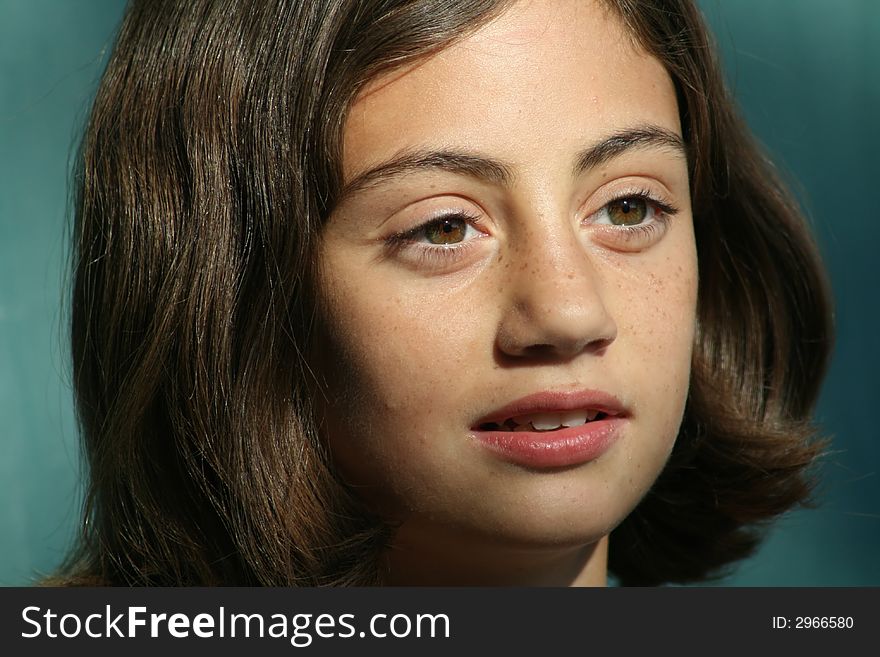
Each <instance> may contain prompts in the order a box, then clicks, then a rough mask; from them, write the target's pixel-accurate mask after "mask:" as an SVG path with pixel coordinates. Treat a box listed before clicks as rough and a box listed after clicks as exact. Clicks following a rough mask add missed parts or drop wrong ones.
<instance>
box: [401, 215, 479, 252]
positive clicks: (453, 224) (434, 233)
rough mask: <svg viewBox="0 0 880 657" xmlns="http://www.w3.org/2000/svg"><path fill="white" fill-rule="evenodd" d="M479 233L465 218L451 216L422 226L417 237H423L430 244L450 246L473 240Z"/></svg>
mask: <svg viewBox="0 0 880 657" xmlns="http://www.w3.org/2000/svg"><path fill="white" fill-rule="evenodd" d="M478 232H479V231H477V230H476V229H475V228H474V227H473V226H472V225H471V224H470V223H469V222H468V221H467V220H466V219H465V218H463V217H457V216H449V217H443V218H441V219H437V220H435V221H432V222H431V223H429V224H425V225H423V226H420V227H419V229H418V232H417V233H416V235H415V236H422V237H423V238H424V240H425V241H426V242H428V243H429V244H434V245H438V246H448V245H452V244H458V243H459V242H464V241H465V238H473V237H474V233H478Z"/></svg>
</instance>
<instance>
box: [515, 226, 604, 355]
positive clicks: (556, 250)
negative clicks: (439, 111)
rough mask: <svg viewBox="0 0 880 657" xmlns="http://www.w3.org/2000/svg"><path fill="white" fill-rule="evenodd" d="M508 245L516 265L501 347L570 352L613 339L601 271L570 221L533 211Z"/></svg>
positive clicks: (518, 352)
mask: <svg viewBox="0 0 880 657" xmlns="http://www.w3.org/2000/svg"><path fill="white" fill-rule="evenodd" d="M508 246H509V249H508V251H509V258H510V265H511V267H510V269H512V270H513V271H512V275H511V278H510V280H509V285H510V290H511V294H510V296H509V304H508V306H507V308H506V312H505V315H504V318H503V320H502V324H501V326H500V330H499V347H500V348H501V349H502V350H503V351H505V352H507V353H509V354H512V355H525V354H527V353H529V352H553V353H555V354H557V355H562V356H566V357H570V356H572V355H574V354H576V353H579V352H581V351H583V350H584V349H586V348H587V347H588V346H589V345H593V346H595V347H599V346H603V347H604V346H606V345H607V344H609V343H610V342H611V341H613V340H614V338H615V337H616V334H617V327H616V325H615V323H614V320H613V318H612V316H611V314H610V313H609V309H608V308H607V306H606V303H605V301H606V299H605V298H604V294H603V289H602V288H603V285H602V280H601V277H600V274H599V271H598V270H597V268H596V266H595V263H594V262H593V260H592V259H591V257H590V254H589V252H588V249H587V246H586V244H585V242H584V241H583V236H582V235H580V234H579V233H578V229H577V227H576V226H575V225H573V223H572V221H570V220H569V219H567V218H566V217H564V216H559V214H558V213H557V214H556V215H554V216H549V215H548V214H546V213H545V214H544V215H543V216H535V217H534V218H533V220H530V221H527V222H524V225H523V227H522V228H521V229H520V230H518V231H514V232H512V233H511V236H510V240H509V244H508Z"/></svg>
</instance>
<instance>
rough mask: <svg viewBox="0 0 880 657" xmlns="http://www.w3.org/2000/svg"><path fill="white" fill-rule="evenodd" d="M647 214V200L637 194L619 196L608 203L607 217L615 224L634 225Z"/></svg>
mask: <svg viewBox="0 0 880 657" xmlns="http://www.w3.org/2000/svg"><path fill="white" fill-rule="evenodd" d="M647 216H648V202H647V201H646V200H645V199H643V198H639V197H638V196H630V197H628V198H619V199H617V200H616V201H611V203H609V204H608V219H610V220H611V223H612V224H614V225H615V226H635V225H637V224H640V223H642V222H643V221H644V220H645V217H647Z"/></svg>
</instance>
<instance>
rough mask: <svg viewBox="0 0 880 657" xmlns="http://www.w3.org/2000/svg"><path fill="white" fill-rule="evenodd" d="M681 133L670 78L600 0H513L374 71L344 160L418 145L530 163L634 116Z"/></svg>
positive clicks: (347, 164) (363, 160)
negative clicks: (425, 49)
mask: <svg viewBox="0 0 880 657" xmlns="http://www.w3.org/2000/svg"><path fill="white" fill-rule="evenodd" d="M639 124H651V125H658V126H660V127H664V128H667V129H669V130H670V131H673V132H675V133H679V134H680V126H679V117H678V108H677V104H676V98H675V91H674V87H673V84H672V81H671V80H670V79H669V76H668V74H667V73H666V71H665V69H664V68H663V66H662V65H661V64H660V63H659V62H658V61H657V60H656V59H654V58H652V57H650V56H649V55H648V54H647V53H644V52H643V51H641V50H640V49H639V48H638V47H637V46H636V45H635V44H634V41H633V39H632V38H631V37H630V35H629V33H628V32H627V31H626V29H625V27H624V26H623V24H622V23H621V22H620V20H619V19H618V17H617V16H616V15H615V14H614V13H613V12H612V11H610V10H609V9H608V8H607V7H606V6H605V5H604V3H602V2H584V1H583V0H559V1H554V2H538V1H533V2H517V3H515V4H514V5H513V6H512V7H511V8H510V9H508V10H507V11H505V12H504V13H503V14H501V15H500V16H499V17H497V18H496V19H495V20H493V21H491V22H490V23H488V24H487V25H485V26H483V27H481V28H480V29H479V30H477V31H476V32H474V33H473V34H471V35H470V36H468V37H467V38H465V39H463V40H461V41H458V42H456V43H454V44H452V45H451V46H449V47H447V48H446V49H444V50H442V51H440V52H438V53H435V54H433V55H431V56H428V57H426V58H424V59H422V60H419V61H417V62H416V63H414V64H411V65H409V66H407V67H406V68H404V69H402V70H398V71H394V72H392V73H389V74H387V75H384V76H380V77H379V78H378V79H376V80H374V81H372V82H371V83H370V84H369V85H367V87H365V89H364V90H363V91H362V92H361V94H360V95H359V96H358V98H357V99H356V101H355V103H354V104H353V105H352V107H351V110H350V112H349V115H348V118H347V122H346V128H345V136H344V158H343V171H344V176H345V179H346V180H350V179H351V177H353V176H354V175H356V174H357V173H358V172H360V171H362V170H364V169H366V168H368V167H370V166H372V165H375V164H376V163H379V162H382V161H385V160H387V159H389V158H391V157H393V156H394V155H395V154H397V153H399V152H401V151H404V150H406V149H412V148H449V147H461V148H465V149H467V150H476V151H482V152H488V153H491V154H492V155H494V156H497V157H499V158H502V159H504V160H505V161H509V162H513V163H514V164H515V165H517V166H518V167H526V168H527V167H528V166H529V165H530V162H529V161H528V160H529V159H530V158H529V157H528V153H532V154H535V155H536V154H538V153H542V154H546V153H548V150H549V151H552V150H554V149H556V150H560V151H569V150H570V151H574V150H577V149H580V148H582V147H583V146H584V144H585V143H590V142H592V141H595V140H596V139H599V138H602V137H604V136H607V135H608V134H611V133H613V132H615V131H618V130H620V129H622V128H626V127H627V126H629V125H639Z"/></svg>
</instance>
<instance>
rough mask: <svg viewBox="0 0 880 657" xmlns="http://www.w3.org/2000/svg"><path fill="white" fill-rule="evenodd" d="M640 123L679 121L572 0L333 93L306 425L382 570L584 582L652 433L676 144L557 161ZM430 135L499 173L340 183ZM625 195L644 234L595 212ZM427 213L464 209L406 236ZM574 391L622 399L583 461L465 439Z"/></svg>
mask: <svg viewBox="0 0 880 657" xmlns="http://www.w3.org/2000/svg"><path fill="white" fill-rule="evenodd" d="M644 126H653V127H655V128H658V129H662V130H664V131H666V132H667V133H669V134H672V135H679V136H680V135H681V128H680V123H679V115H678V107H677V104H676V96H675V91H674V88H673V85H672V82H671V81H670V79H669V77H668V75H667V73H666V72H665V70H664V69H663V67H662V66H661V65H660V64H659V62H657V61H656V60H654V59H653V58H651V57H649V56H648V55H646V54H645V53H643V52H641V51H640V50H638V49H637V47H636V46H635V45H633V43H632V41H631V39H630V38H629V36H628V35H627V33H626V32H625V29H624V27H623V26H622V24H621V23H620V22H619V20H618V19H617V18H616V17H615V16H614V15H612V14H610V13H609V12H607V11H606V10H605V8H604V7H603V6H602V5H601V4H599V3H597V4H591V3H587V2H580V1H577V2H575V1H572V2H553V3H544V2H520V3H517V4H515V5H514V6H513V7H512V8H511V9H509V10H507V11H506V12H505V13H503V14H502V15H500V16H499V17H498V18H496V19H495V20H494V21H492V22H491V23H489V24H487V25H486V26H484V27H482V28H481V29H479V30H478V31H477V32H475V33H473V34H472V35H471V36H469V37H467V38H466V39H464V40H462V41H460V42H457V43H456V44H454V45H452V46H450V47H448V48H447V49H445V50H443V51H441V52H439V53H437V54H435V55H433V56H430V57H429V58H426V59H424V60H422V61H420V62H418V63H417V64H416V65H413V66H410V67H408V68H406V69H403V70H399V71H395V72H393V73H391V74H388V75H386V76H384V77H382V78H380V79H378V80H375V81H374V82H373V83H372V84H370V85H369V86H368V87H367V88H366V89H365V90H364V91H363V93H362V94H361V95H360V96H359V97H358V99H357V100H356V102H355V103H354V105H353V106H352V108H351V111H350V114H349V117H348V120H347V123H346V125H345V132H344V159H343V170H344V179H345V181H346V183H347V184H348V188H347V190H346V192H345V193H344V195H343V199H342V201H341V202H340V203H339V205H338V206H337V207H336V208H335V210H334V212H333V213H332V216H331V217H330V219H329V222H328V224H327V226H326V228H325V232H324V235H323V242H322V251H321V260H320V262H321V284H320V287H321V299H322V303H323V315H324V321H325V323H326V332H325V334H326V340H325V343H324V345H323V349H322V356H321V360H322V363H321V365H320V367H321V369H323V371H324V374H325V379H326V403H325V405H324V415H325V419H324V425H323V431H324V434H325V437H326V439H327V441H328V442H329V445H330V447H331V450H332V453H333V455H334V458H335V460H336V462H337V464H338V467H339V469H340V472H341V474H342V476H343V478H344V479H345V480H346V481H347V482H348V483H349V484H350V485H351V486H352V487H353V488H354V489H355V490H356V491H357V492H358V493H359V494H360V495H361V496H362V497H363V499H365V500H366V501H367V503H368V504H369V505H371V506H372V507H373V508H374V509H375V510H376V511H378V512H379V513H381V514H382V515H383V516H385V517H386V518H388V519H389V520H391V521H393V522H395V523H397V524H398V525H399V529H398V531H397V533H396V535H395V537H394V540H393V544H392V545H391V547H390V548H389V550H388V551H387V554H386V569H387V571H386V576H387V581H388V582H389V583H391V584H480V585H489V584H523V585H541V584H543V585H602V584H604V583H605V581H606V561H607V550H608V537H609V534H610V533H611V531H612V530H613V529H614V527H615V526H616V525H618V524H619V523H620V522H621V521H622V520H623V519H624V518H625V517H626V516H627V514H628V513H629V512H630V511H631V510H632V509H633V508H634V507H635V506H636V504H637V503H638V502H639V500H640V499H641V498H642V496H643V495H644V494H645V493H646V492H647V490H648V488H649V487H650V486H651V484H652V483H653V482H654V480H655V479H656V477H657V476H658V474H659V473H660V471H661V470H662V468H663V465H664V464H665V462H666V460H667V458H668V456H669V453H670V450H671V449H672V446H673V444H674V441H675V437H676V434H677V432H678V428H679V425H680V423H681V418H682V414H683V411H684V404H685V399H686V395H687V389H688V379H689V371H690V358H691V349H692V343H693V337H694V322H695V312H696V289H697V260H696V249H695V243H694V235H693V226H692V217H691V209H690V202H689V188H688V173H687V164H686V160H685V158H684V155H683V153H682V152H681V151H680V150H678V149H676V148H674V147H672V146H670V145H668V144H667V145H663V144H641V145H639V144H636V145H634V146H632V147H630V148H628V149H626V150H625V151H624V152H623V153H620V154H618V155H617V156H615V157H613V158H612V159H610V160H607V161H604V162H602V163H601V164H599V165H598V166H592V167H590V168H588V169H586V170H584V171H581V172H575V168H576V167H575V165H576V163H577V160H578V155H579V154H580V153H582V152H583V151H584V149H588V148H590V147H591V146H593V145H595V144H596V143H598V142H600V141H602V140H603V139H606V138H607V137H609V136H610V135H613V134H615V133H620V132H621V131H626V130H631V129H634V128H640V127H644ZM434 151H444V152H449V151H454V152H456V153H462V154H466V155H469V156H479V157H482V158H491V159H492V160H493V161H498V162H500V163H503V165H504V167H505V171H506V173H507V174H509V177H510V180H507V181H502V180H500V179H499V178H498V177H497V176H496V177H494V178H493V177H492V176H489V177H486V176H485V175H479V174H480V173H481V172H482V173H483V174H485V173H486V172H485V171H474V170H469V171H460V170H455V169H456V167H454V166H444V167H436V166H428V165H425V164H424V163H422V166H419V167H416V168H415V169H414V170H410V169H406V170H402V169H401V168H399V167H398V170H396V171H394V170H392V171H390V172H388V171H386V174H387V175H385V176H381V177H378V178H377V177H375V176H373V177H372V179H371V180H370V182H369V183H368V184H360V183H359V182H358V180H361V182H363V175H364V174H365V173H366V172H368V171H370V170H373V169H375V168H376V167H380V166H381V165H383V164H384V163H387V162H389V161H390V160H393V159H394V158H395V157H398V156H400V155H401V154H404V153H411V152H420V153H421V152H434ZM490 173H491V172H490ZM496 173H497V172H496ZM641 193H647V194H648V195H649V196H650V197H651V198H653V199H654V201H652V202H648V203H647V204H646V205H645V206H644V208H646V210H647V212H646V213H644V214H645V217H644V221H643V224H644V225H648V224H653V228H652V229H651V230H652V231H653V232H651V233H650V235H649V236H645V234H644V233H645V231H644V230H643V231H642V233H633V232H632V231H629V232H627V229H626V227H625V226H620V225H609V221H610V219H609V217H610V215H609V211H608V208H609V205H608V204H609V203H610V202H612V201H613V200H614V199H615V198H619V197H627V196H629V197H632V196H633V195H634V194H641ZM657 203H661V204H667V205H670V206H673V207H674V208H676V210H677V212H675V213H674V214H672V215H671V216H668V217H667V216H665V215H664V214H663V212H662V211H661V210H659V206H658V205H657ZM613 207H614V208H617V210H619V209H620V206H619V204H618V205H615V206H613ZM444 212H445V213H450V212H458V213H465V214H466V215H468V216H469V217H472V219H468V220H467V221H462V220H459V221H458V222H457V223H454V224H453V226H452V228H453V229H454V230H453V234H452V238H453V239H454V240H456V241H454V243H453V244H451V245H449V246H445V247H444V246H436V245H432V244H431V243H430V241H431V235H433V236H434V237H436V236H437V235H438V234H440V233H438V231H437V229H434V231H433V233H431V232H430V231H429V232H425V231H424V230H423V231H421V232H418V231H415V229H417V228H418V227H419V226H420V225H421V224H424V223H425V222H426V221H430V220H432V219H436V217H437V215H438V213H440V214H442V213H444ZM619 214H620V213H619V212H618V213H617V214H616V215H614V216H618V215H619ZM612 224H613V222H612ZM435 226H436V224H435ZM414 231H415V232H414ZM395 235H397V236H398V237H397V238H395ZM459 238H461V239H459ZM581 389H593V390H601V391H604V392H607V393H610V394H612V395H614V396H615V397H616V398H617V399H618V400H620V402H621V403H622V404H623V405H624V406H625V407H626V411H627V419H626V422H625V425H624V427H623V429H622V430H621V432H620V434H619V436H618V439H617V441H616V442H614V443H613V444H612V445H611V447H610V448H609V449H608V450H607V451H605V452H604V453H602V454H601V455H600V456H599V457H598V458H596V459H594V460H591V461H589V462H586V463H581V464H577V465H573V466H571V467H563V468H529V467H524V466H522V465H517V464H514V463H510V462H508V461H506V460H504V459H502V458H499V456H498V455H497V454H495V453H493V452H491V451H490V450H487V449H486V448H485V447H484V446H482V445H481V444H480V443H479V442H478V441H475V440H474V439H473V435H472V431H471V429H472V427H474V426H475V422H477V421H478V419H480V418H483V417H485V416H486V415H487V414H489V413H490V412H492V411H494V410H497V409H499V408H501V407H503V406H505V405H506V404H508V403H510V402H512V401H513V400H516V399H519V398H521V397H523V396H525V395H528V394H532V393H536V392H540V391H568V390H581Z"/></svg>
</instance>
